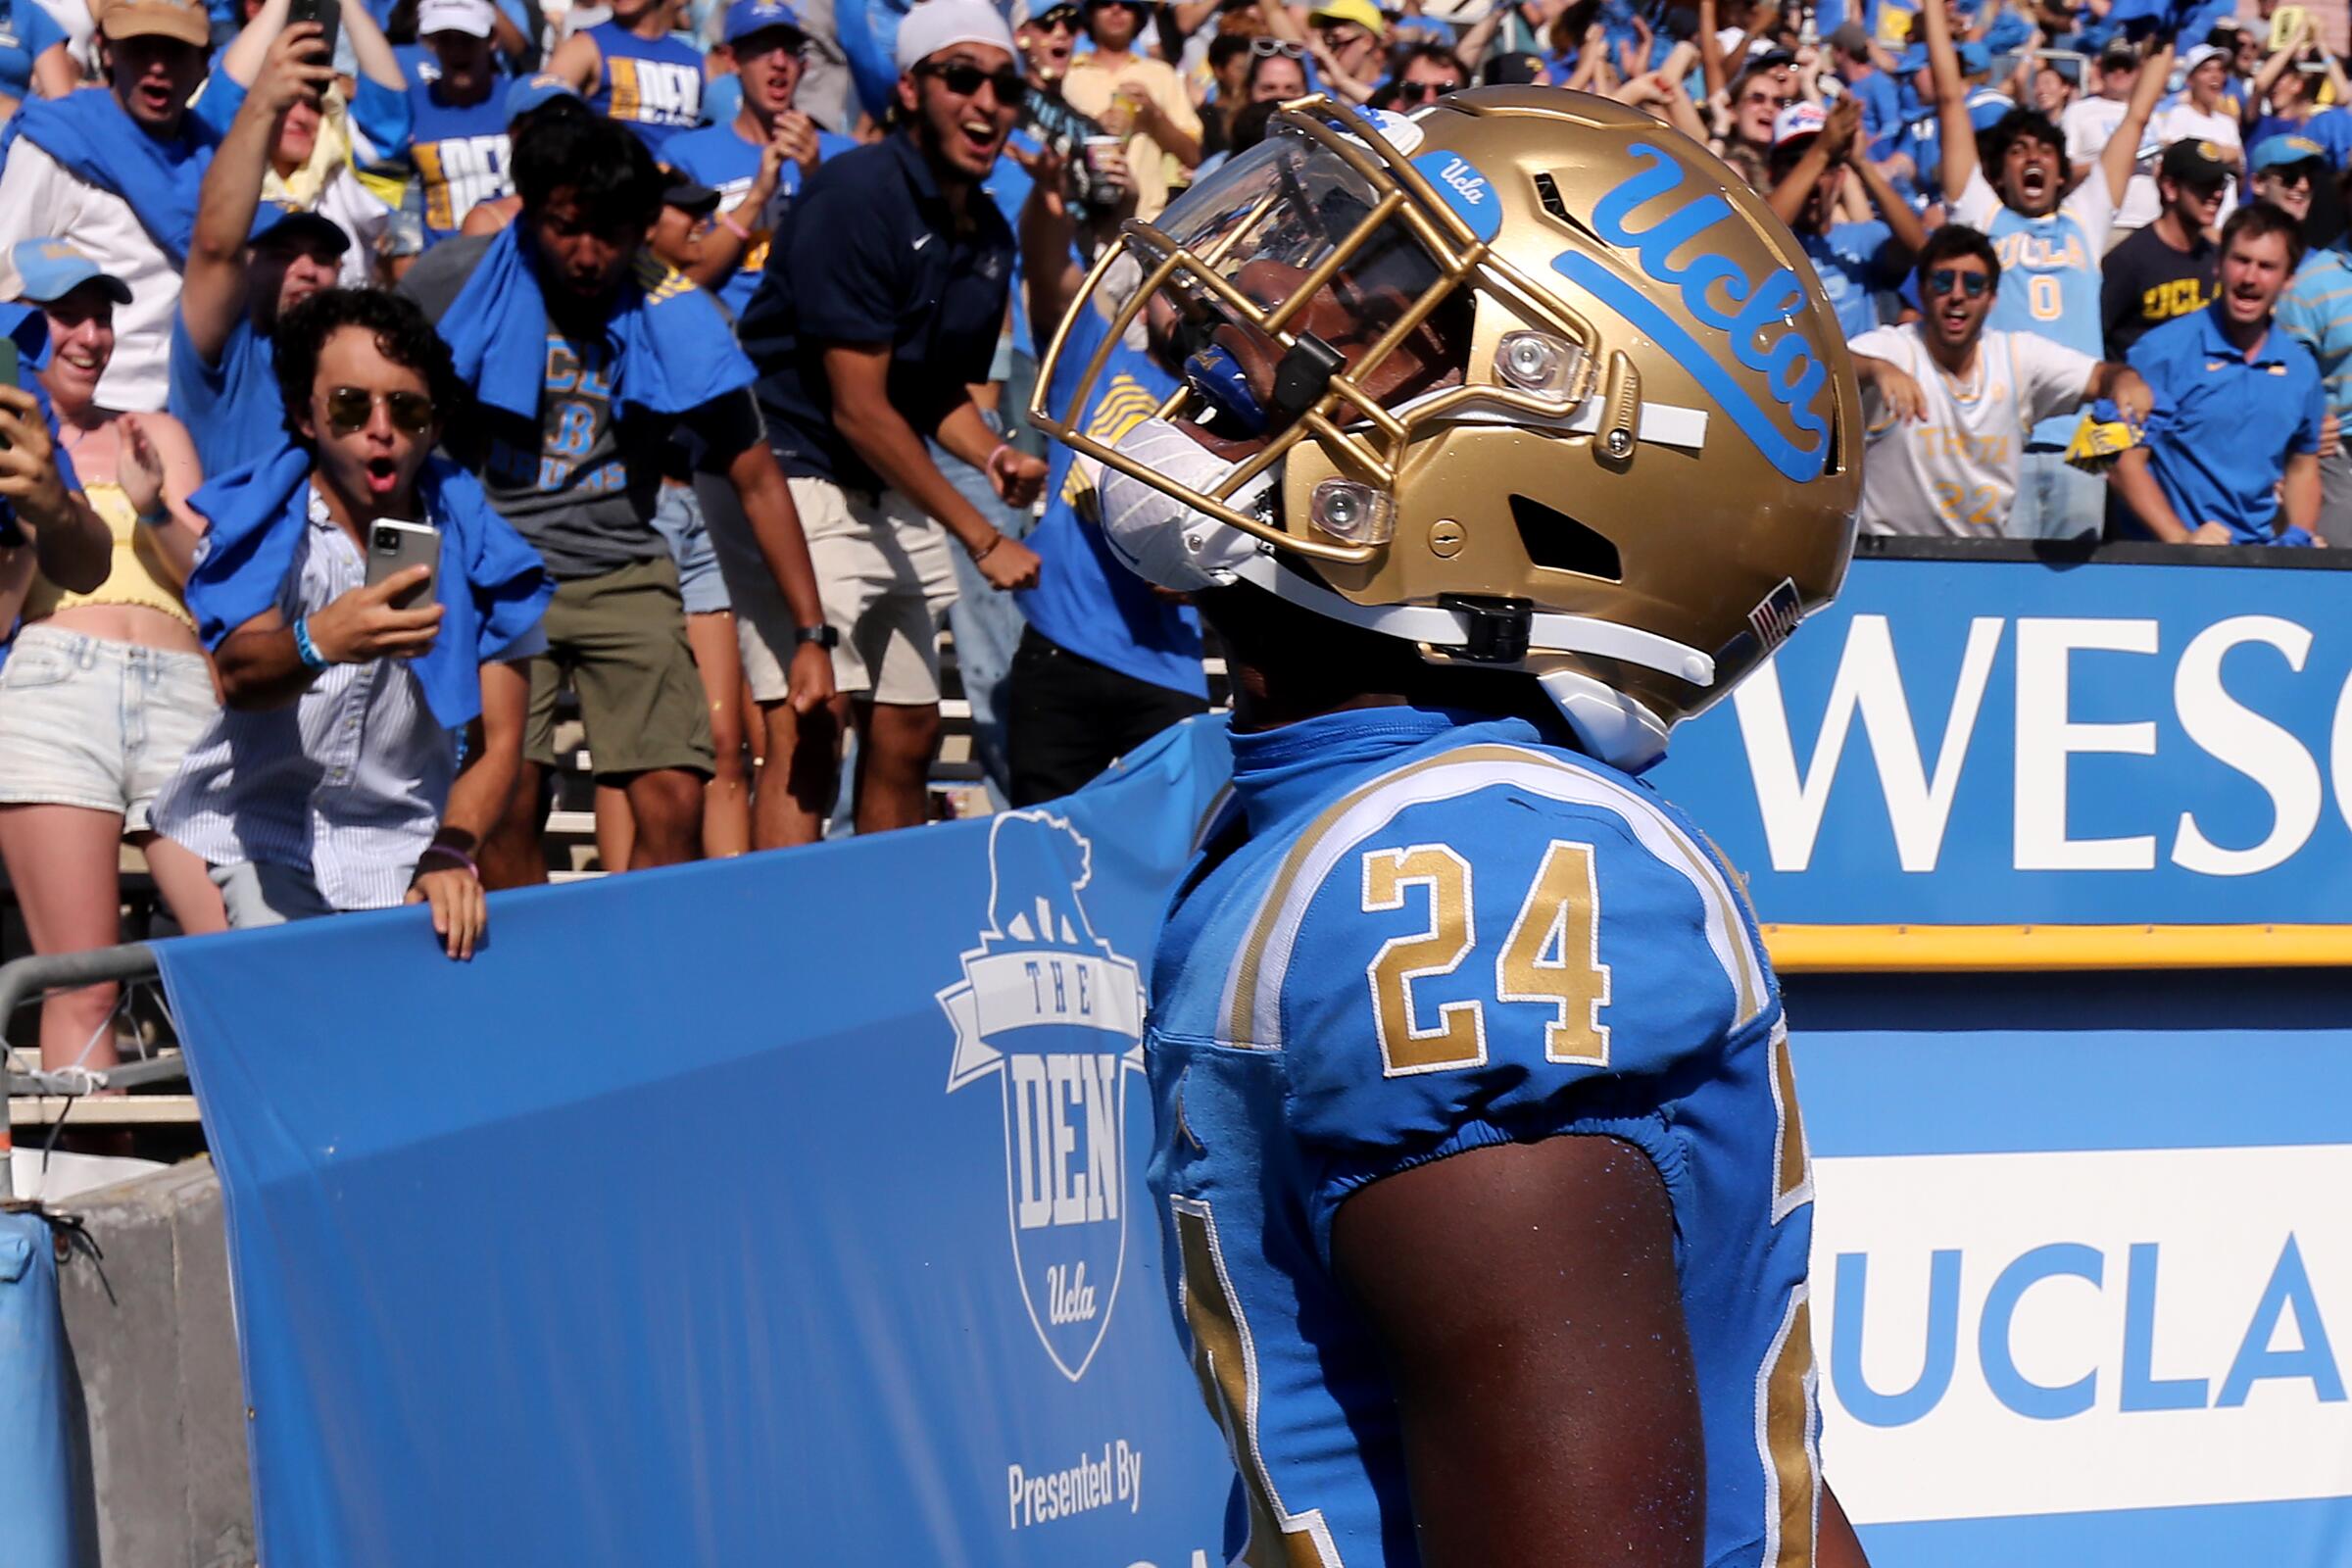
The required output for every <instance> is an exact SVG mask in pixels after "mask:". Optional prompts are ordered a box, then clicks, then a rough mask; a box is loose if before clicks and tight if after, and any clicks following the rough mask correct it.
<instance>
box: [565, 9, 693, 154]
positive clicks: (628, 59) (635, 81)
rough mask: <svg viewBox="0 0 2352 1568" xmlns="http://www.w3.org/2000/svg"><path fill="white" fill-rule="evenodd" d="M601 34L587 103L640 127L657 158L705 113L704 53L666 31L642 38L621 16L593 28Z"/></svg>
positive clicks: (590, 33)
mask: <svg viewBox="0 0 2352 1568" xmlns="http://www.w3.org/2000/svg"><path fill="white" fill-rule="evenodd" d="M588 36H589V37H591V38H594V39H595V40H596V52H597V57H598V66H597V78H596V90H595V92H593V93H591V94H590V95H589V98H588V107H589V108H591V109H593V110H595V111H596V112H597V113H598V114H600V115H604V116H606V117H607V118H609V119H613V120H617V121H619V122H620V123H622V124H624V125H626V126H628V127H629V128H630V129H631V130H633V131H635V132H636V133H637V135H638V139H639V140H641V141H643V142H644V143H645V145H646V147H647V148H648V150H650V151H651V152H652V153H653V155H654V156H655V157H656V158H661V159H662V160H663V161H664V162H666V161H667V159H666V155H665V154H664V153H663V151H662V149H663V148H664V147H666V146H667V145H668V144H669V141H670V139H671V138H672V137H674V136H676V135H678V134H679V133H680V132H682V131H687V130H692V129H693V128H694V127H695V125H696V124H697V123H700V122H701V120H702V117H703V57H702V56H701V55H699V54H697V53H695V51H694V46H693V45H691V44H688V43H683V42H681V41H680V40H679V39H677V38H676V37H674V36H672V35H670V34H668V33H664V34H662V36H661V37H659V38H640V37H638V36H637V34H635V33H633V32H631V31H629V30H628V29H627V28H626V27H623V26H622V25H620V24H619V23H617V22H603V23H599V24H597V25H595V26H593V27H590V28H589V29H588Z"/></svg>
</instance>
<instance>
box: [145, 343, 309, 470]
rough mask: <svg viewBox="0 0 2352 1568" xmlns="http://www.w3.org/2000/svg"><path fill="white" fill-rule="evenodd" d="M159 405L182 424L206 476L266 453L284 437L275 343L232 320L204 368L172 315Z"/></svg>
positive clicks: (234, 466) (284, 409)
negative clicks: (165, 384) (215, 356)
mask: <svg viewBox="0 0 2352 1568" xmlns="http://www.w3.org/2000/svg"><path fill="white" fill-rule="evenodd" d="M165 406H166V407H167V408H168V409H170V410H171V413H172V417H173V418H175V419H177V420H178V421H179V422H180V423H182V424H184V425H186V426H187V427H188V435H189V437H190V438H191V439H193V440H194V441H195V443H196V459H197V462H198V463H199V464H200V465H201V466H203V469H204V473H205V475H206V477H208V478H210V477H213V476H215V475H218V474H223V473H226V472H227V471H228V470H229V469H231V468H239V467H243V466H245V465H246V464H248V463H252V462H254V461H255V460H257V459H260V458H266V457H269V456H270V454H271V453H273V452H275V451H276V450H277V449H278V448H279V447H280V446H282V445H284V444H285V439H286V405H285V401H284V400H283V399H282V398H280V397H279V396H278V393H277V347H276V344H275V343H274V341H272V340H271V339H270V337H269V336H267V335H266V334H264V333H261V332H257V331H255V330H254V328H253V318H252V317H251V316H247V317H246V318H244V319H242V320H240V321H238V322H237V324H236V326H235V328H234V329H232V330H231V331H230V332H229V334H228V341H227V342H225V343H223V344H222V345H221V363H220V364H219V365H217V366H210V365H206V364H205V363H204V357H203V356H202V355H200V354H198V353H197V352H196V345H195V344H194V343H193V342H192V341H190V339H189V337H188V328H187V323H186V322H185V321H183V320H181V319H180V318H179V316H178V314H177V313H176V312H174V313H173V314H172V379H171V388H170V391H169V393H168V394H167V401H166V404H165Z"/></svg>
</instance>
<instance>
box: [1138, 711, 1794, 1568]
mask: <svg viewBox="0 0 2352 1568" xmlns="http://www.w3.org/2000/svg"><path fill="white" fill-rule="evenodd" d="M1233 745H1234V760H1235V781H1234V790H1235V795H1234V800H1233V802H1232V803H1230V804H1229V805H1228V807H1227V808H1226V809H1225V811H1224V812H1223V813H1221V815H1220V817H1219V818H1218V822H1217V825H1216V826H1215V827H1214V828H1212V829H1211V830H1210V832H1209V834H1208V835H1207V838H1206V841H1205V843H1206V848H1205V849H1204V851H1203V853H1202V855H1201V858H1200V859H1199V860H1198V861H1197V862H1196V864H1195V865H1194V867H1193V868H1192V870H1191V871H1190V873H1189V874H1188V875H1187V877H1186V880H1185V882H1184V884H1183V885H1182V887H1181V888H1180V889H1179V890H1178V893H1177V895H1176V899H1175V902H1174V904H1173V906H1172V907H1171V909H1170V912H1169V916H1168V920H1167V923H1166V925H1165V927H1164V928H1163V931H1162V934H1161V937H1160V941H1159V944H1158V947H1157V949H1156V951H1155V954H1154V956H1153V960H1152V1010H1151V1015H1150V1020H1149V1023H1148V1025H1147V1029H1146V1034H1145V1050H1146V1053H1147V1058H1148V1063H1149V1068H1150V1074H1151V1085H1152V1106H1153V1113H1154V1118H1155V1126H1156V1129H1157V1136H1156V1139H1155V1147H1154V1150H1153V1154H1152V1166H1151V1184H1152V1195H1153V1197H1154V1199H1155V1200H1156V1201H1157V1203H1158V1205H1159V1208H1160V1221H1161V1232H1162V1241H1163V1247H1164V1251H1165V1262H1166V1275H1167V1278H1168V1280H1169V1282H1170V1287H1169V1288H1170V1294H1171V1296H1172V1297H1173V1299H1174V1306H1175V1312H1176V1324H1177V1333H1178V1336H1179V1337H1180V1339H1181V1341H1182V1343H1183V1346H1184V1348H1185V1350H1186V1351H1187V1353H1188V1354H1189V1355H1190V1356H1191V1357H1192V1361H1193V1365H1194V1369H1195V1370H1196V1371H1197V1372H1198V1373H1199V1374H1200V1376H1201V1387H1202V1394H1203V1396H1204V1397H1206V1399H1207V1401H1208V1404H1209V1408H1210V1411H1211V1413H1212V1414H1214V1415H1215V1416H1216V1418H1217V1419H1218V1421H1219V1422H1220V1424H1221V1425H1223V1426H1224V1428H1225V1431H1226V1437H1227V1440H1228V1443H1229V1445H1230V1446H1231V1448H1232V1451H1233V1456H1234V1463H1235V1467H1236V1470H1237V1472H1238V1475H1237V1479H1236V1483H1235V1489H1234V1495H1233V1497H1232V1500H1231V1503H1230V1506H1229V1507H1228V1509H1227V1514H1226V1540H1225V1552H1226V1557H1227V1560H1228V1561H1229V1562H1230V1563H1235V1564H1248V1565H1251V1568H1273V1565H1277V1564H1279V1565H1283V1568H1302V1565H1312V1568H1411V1565H1415V1564H1418V1562H1419V1561H1420V1558H1419V1554H1418V1551H1417V1549H1416V1547H1415V1545H1414V1543H1413V1530H1412V1511H1411V1506H1410V1503H1409V1500H1408V1498H1407V1495H1406V1478H1405V1470H1404V1464H1403V1458H1402V1450H1401V1445H1400V1433H1399V1430H1398V1426H1397V1414H1396V1406H1395V1397H1394V1395H1393V1393H1392V1391H1391V1388H1390V1385H1389V1383H1388V1380H1387V1378H1386V1376H1385V1374H1384V1373H1383V1371H1382V1369H1381V1366H1380V1357H1379V1354H1378V1350H1377V1347H1376V1346H1375V1344H1374V1342H1373V1340H1372V1339H1371V1337H1370V1335H1369V1332H1368V1331H1367V1330H1366V1328H1365V1327H1364V1325H1363V1324H1362V1323H1361V1321H1360V1320H1359V1319H1358V1317H1357V1315H1356V1314H1355V1312H1354V1311H1353V1310H1352V1309H1351V1307H1350V1306H1349V1305H1348V1302H1347V1300H1346V1299H1345V1297H1344V1295H1343V1293H1342V1291H1341V1289H1340V1287H1339V1284H1338V1281H1337V1279H1336V1277H1335V1276H1334V1274H1333V1272H1332V1268H1331V1230H1332V1221H1333V1218H1334V1216H1335V1215H1336V1214H1337V1212H1338V1210H1339V1208H1340V1205H1341V1204H1342V1203H1343V1202H1344V1201H1346V1200H1347V1199H1348V1196H1349V1195H1350V1194H1352V1193H1353V1192H1355V1191H1356V1190H1357V1189H1359V1188H1361V1187H1363V1186H1364V1185H1366V1184H1367V1183H1369V1182H1372V1181H1376V1180H1378V1179H1379V1178H1380V1177H1382V1176H1384V1175H1389V1174H1392V1173H1394V1172H1397V1171H1399V1170H1402V1169H1404V1168H1406V1167H1408V1166H1411V1165H1415V1164H1419V1163H1423V1162H1426V1161H1428V1160H1431V1159H1435V1158H1441V1157H1444V1156H1446V1155H1447V1154H1451V1153H1456V1152H1462V1151H1466V1150H1472V1149H1477V1148H1481V1147H1485V1146H1489V1145H1494V1144H1500V1143H1505V1142H1534V1141H1538V1140H1541V1139H1544V1138H1549V1137H1553V1136H1556V1135H1560V1134H1601V1135H1606V1136H1609V1137H1614V1138H1620V1139H1623V1140H1625V1141H1626V1142H1628V1143H1631V1144H1633V1145H1635V1146H1636V1147H1638V1148H1640V1149H1642V1151H1644V1152H1646V1153H1647V1154H1648V1155H1649V1157H1650V1159H1651V1161H1652V1162H1653V1163H1654V1164H1655V1165H1656V1167H1657V1169H1658V1172H1659V1174H1660V1176H1661V1177H1662V1178H1663V1180H1664V1183H1665V1186H1666V1190H1667V1193H1668V1195H1669V1197H1670V1198H1671V1200H1672V1202H1673V1205H1674V1213H1675V1220H1676V1230H1677V1264H1678V1268H1679V1272H1680V1276H1681V1281H1682V1297H1683V1308H1684V1315H1685V1318H1686V1320H1687V1321H1688V1323H1689V1325H1690V1333H1691V1351H1692V1354H1693V1357H1694V1359H1695V1366H1696V1372H1697V1381H1698V1387H1699V1394H1700V1406H1701V1412H1702V1415H1703V1418H1704V1422H1705V1441H1706V1561H1707V1562H1708V1563H1709V1564H1711V1565H1729V1564H1739V1565H1741V1568H1756V1565H1778V1568H1801V1565H1806V1564H1810V1563H1811V1562H1812V1561H1813V1541H1814V1532H1815V1524H1816V1520H1817V1517H1818V1504H1819V1496H1820V1485H1819V1479H1818V1477H1819V1466H1818V1463H1817V1462H1816V1454H1817V1441H1818V1417H1817V1412H1816V1406H1815V1398H1814V1383H1815V1379H1814V1371H1813V1352H1812V1336H1811V1329H1810V1325H1809V1323H1808V1320H1807V1312H1806V1282H1805V1266H1806V1250H1807V1248H1808V1246H1809V1245H1810V1241H1811V1233H1812V1181H1811V1175H1810V1167H1809V1166H1808V1164H1807V1162H1806V1155H1805V1147H1804V1133H1803V1130H1802V1128H1801V1126H1800V1125H1799V1122H1798V1119H1797V1111H1796V1100H1795V1087H1794V1080H1793V1078H1792V1076H1791V1074H1790V1070H1789V1049H1788V1035H1787V1031H1786V1029H1785V1028H1784V1026H1783V1024H1782V1019H1781V1003H1780V993H1779V989H1778V987H1777V985H1776V984H1775V982H1774V980H1773V976H1772V971H1771V968H1770V966H1769V965H1768V964H1767V963H1766V961H1765V958H1764V954H1763V949H1762V945H1761V943H1760V941H1759V939H1758V937H1757V934H1756V930H1755V925H1754V922H1753V920H1752V918H1751V917H1750V915H1749V914H1748V912H1747V909H1746V907H1745V905H1744V903H1743V902H1742V900H1741V898H1740V895H1739V894H1738V893H1736V892H1735V891H1734V885H1733V882H1732V878H1731V876H1730V874H1729V873H1728V872H1727V870H1726V869H1725V867H1724V866H1723V864H1722V862H1721V861H1720V860H1719V859H1718V858H1716V856H1715V855H1714V853H1713V851H1712V850H1711V849H1710V848H1709V847H1708V845H1707V843H1706V841H1705V839H1704V838H1702V837H1701V836H1700V835H1699V833H1698V832H1697V831H1696V830H1695V829H1693V828H1692V827H1691V825H1690V824H1689V823H1688V822H1686V821H1685V820H1684V819H1683V818H1682V817H1681V816H1680V815H1679V814H1678V813H1677V812H1676V811H1675V810H1674V809H1672V808H1670V807H1668V806H1667V805H1665V804H1664V803H1663V802H1662V801H1661V800H1659V798H1658V797H1657V795H1656V794H1655V793H1654V792H1653V791H1651V790H1650V789H1648V788H1647V787H1645V786H1643V785H1642V784H1640V783H1637V782H1636V781H1635V780H1633V779H1631V778H1629V777H1627V776H1626V775H1625V774H1623V773H1620V772H1617V771H1615V770H1614V769H1611V768H1608V767H1605V766H1602V765H1601V764H1599V763H1597V762H1594V761H1593V760H1590V759H1588V758H1585V757H1582V756H1579V755H1578V754H1576V753H1574V752H1571V751H1568V750H1566V749H1564V748H1560V747H1556V746H1552V745H1549V744H1546V743H1545V741H1544V738H1543V736H1542V735H1541V734H1540V733H1539V732H1538V730H1537V729H1536V728H1535V727H1534V726H1533V725H1531V724H1528V723H1526V722H1523V721H1520V720H1516V719H1510V720H1490V719H1484V718H1480V717H1477V716H1475V715H1464V714H1446V713H1437V712H1429V711H1419V710H1412V709H1379V710H1372V711H1361V712H1347V713H1334V714H1329V715H1325V716H1323V717H1320V718H1316V719H1311V720H1308V721H1306V722H1303V723H1299V724H1293V725H1288V726H1285V727H1283V728H1281V729H1279V730H1274V731H1270V732H1267V733H1264V734H1256V735H1236V736H1235V737H1234V738H1233ZM1465 1284H1466V1285H1469V1286H1472V1287H1475V1284H1476V1282H1475V1281H1469V1282H1465Z"/></svg>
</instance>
